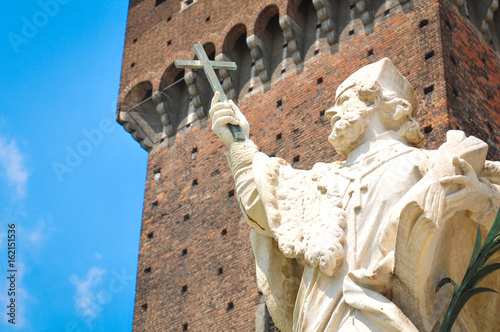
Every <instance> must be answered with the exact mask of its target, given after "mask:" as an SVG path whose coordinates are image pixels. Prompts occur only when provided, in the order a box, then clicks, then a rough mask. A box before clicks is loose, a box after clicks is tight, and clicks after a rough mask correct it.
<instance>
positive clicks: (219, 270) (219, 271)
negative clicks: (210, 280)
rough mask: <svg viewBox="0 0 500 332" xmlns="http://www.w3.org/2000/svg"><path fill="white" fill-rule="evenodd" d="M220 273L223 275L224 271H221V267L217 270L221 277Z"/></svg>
mask: <svg viewBox="0 0 500 332" xmlns="http://www.w3.org/2000/svg"><path fill="white" fill-rule="evenodd" d="M222 273H224V270H223V269H222V267H219V269H218V270H217V274H218V275H221V274H222Z"/></svg>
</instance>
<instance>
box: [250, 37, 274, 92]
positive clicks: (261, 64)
mask: <svg viewBox="0 0 500 332" xmlns="http://www.w3.org/2000/svg"><path fill="white" fill-rule="evenodd" d="M247 45H248V48H250V55H251V56H252V61H253V62H254V63H255V69H257V72H258V73H259V77H260V80H261V82H262V84H265V83H267V82H269V81H270V80H271V76H270V75H269V73H268V70H267V68H269V66H266V61H265V57H266V50H267V48H266V47H265V46H264V43H263V42H262V40H260V38H259V37H257V36H256V35H251V36H248V37H247Z"/></svg>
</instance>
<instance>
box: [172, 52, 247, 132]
mask: <svg viewBox="0 0 500 332" xmlns="http://www.w3.org/2000/svg"><path fill="white" fill-rule="evenodd" d="M193 47H194V52H195V53H196V56H197V57H198V60H175V61H174V63H175V66H176V67H177V68H195V69H203V70H204V71H205V75H206V76H207V79H208V82H209V83H210V86H211V87H212V90H213V91H214V93H215V92H216V91H218V92H219V95H220V101H222V102H225V101H227V97H226V94H225V93H224V90H223V89H222V86H221V85H220V83H219V79H218V78H217V75H216V74H215V70H214V69H228V70H236V68H237V67H236V64H235V63H234V62H225V61H211V60H209V59H208V56H207V54H206V53H205V49H204V48H203V46H201V45H200V44H195V45H194V46H193ZM228 126H229V130H231V134H232V135H233V138H234V140H235V141H244V140H245V135H243V131H242V130H241V127H240V126H235V125H232V124H230V123H228Z"/></svg>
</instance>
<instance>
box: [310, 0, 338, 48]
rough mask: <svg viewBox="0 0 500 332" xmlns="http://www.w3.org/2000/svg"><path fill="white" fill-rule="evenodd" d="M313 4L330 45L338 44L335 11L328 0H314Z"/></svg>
mask: <svg viewBox="0 0 500 332" xmlns="http://www.w3.org/2000/svg"><path fill="white" fill-rule="evenodd" d="M313 5H314V8H315V9H316V13H317V15H318V21H319V23H320V24H321V29H322V30H323V33H324V34H325V36H326V41H327V43H328V45H330V46H333V45H335V44H337V42H338V37H337V24H336V23H335V19H334V18H335V16H334V12H335V11H334V10H333V8H332V7H331V5H330V3H329V2H328V1H327V0H313Z"/></svg>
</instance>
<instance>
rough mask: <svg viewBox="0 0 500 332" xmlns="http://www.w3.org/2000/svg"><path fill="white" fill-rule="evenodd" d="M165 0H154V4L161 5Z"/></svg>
mask: <svg viewBox="0 0 500 332" xmlns="http://www.w3.org/2000/svg"><path fill="white" fill-rule="evenodd" d="M165 1H166V0H156V3H155V6H158V5H161V4H162V3H164V2H165Z"/></svg>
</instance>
